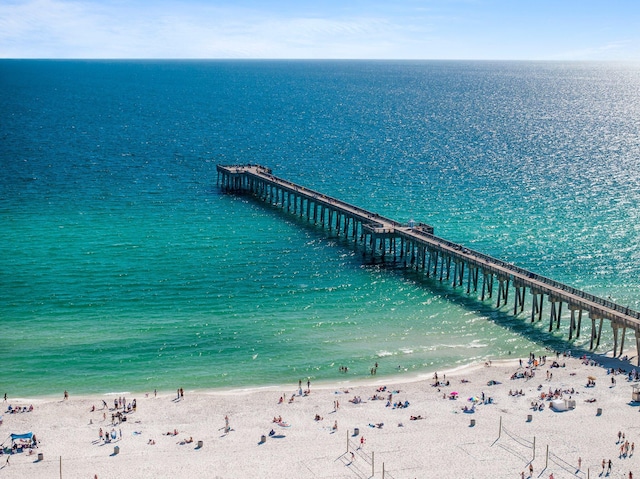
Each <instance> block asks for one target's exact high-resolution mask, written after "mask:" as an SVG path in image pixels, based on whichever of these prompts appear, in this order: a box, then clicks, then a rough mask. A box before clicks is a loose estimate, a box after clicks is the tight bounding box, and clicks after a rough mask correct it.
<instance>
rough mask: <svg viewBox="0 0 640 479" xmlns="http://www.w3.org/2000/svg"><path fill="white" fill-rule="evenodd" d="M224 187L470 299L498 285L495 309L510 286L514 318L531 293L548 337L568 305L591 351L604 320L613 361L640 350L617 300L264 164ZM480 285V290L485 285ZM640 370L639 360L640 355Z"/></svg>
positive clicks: (487, 295)
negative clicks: (586, 322) (630, 343)
mask: <svg viewBox="0 0 640 479" xmlns="http://www.w3.org/2000/svg"><path fill="white" fill-rule="evenodd" d="M217 171H218V185H219V186H220V187H221V188H222V189H223V190H225V191H231V192H235V193H248V194H251V195H253V196H255V197H256V198H258V199H260V200H262V201H265V202H267V203H270V204H272V205H276V206H279V207H281V208H283V209H286V210H287V211H288V212H290V213H293V214H298V215H299V216H300V217H306V218H307V219H308V220H309V221H313V222H314V223H315V224H318V223H319V224H321V225H322V226H323V227H325V228H328V229H329V230H330V231H332V230H335V231H336V233H337V234H339V235H340V234H344V235H345V236H346V237H351V238H352V239H353V240H354V241H360V242H362V243H364V245H365V248H370V249H371V252H372V253H373V254H379V255H381V256H383V257H384V256H386V255H393V257H394V258H395V259H396V260H397V259H398V258H400V261H404V264H405V266H406V267H408V268H413V269H415V270H417V271H420V272H422V273H423V274H424V275H426V277H429V278H436V279H439V280H440V281H441V282H444V281H447V282H451V285H452V286H453V287H454V288H459V287H465V286H466V292H467V294H469V293H471V292H472V291H473V292H474V293H478V290H479V289H480V291H481V292H480V293H479V294H480V300H481V301H485V300H486V299H493V296H494V285H497V291H495V293H496V303H495V307H496V308H501V307H504V306H505V305H507V301H508V299H509V287H510V286H512V288H513V290H514V295H513V296H514V300H513V314H514V315H518V314H519V313H522V312H523V310H524V306H525V295H526V291H527V290H528V291H529V294H530V295H531V322H534V321H536V320H537V321H541V320H542V314H543V302H544V301H543V300H544V298H545V297H546V299H547V302H548V303H549V331H553V329H554V327H555V329H559V328H560V319H561V315H562V306H563V304H565V305H566V306H567V309H568V310H569V312H570V318H569V326H568V335H569V340H570V341H571V340H572V339H573V338H574V336H575V337H576V338H578V337H580V330H581V324H582V316H583V313H585V312H586V313H588V315H589V319H591V338H590V345H589V348H590V349H592V350H595V349H596V348H597V347H598V346H599V344H600V337H601V334H602V327H603V323H604V321H605V320H606V321H608V322H609V324H610V325H611V328H612V331H613V340H614V345H613V355H614V356H619V355H621V354H622V352H623V349H624V341H625V335H626V331H627V329H629V330H632V331H634V332H635V340H636V349H637V351H638V352H640V312H637V311H634V310H631V309H629V308H628V307H625V306H621V305H619V304H616V303H614V302H612V301H609V300H605V299H603V298H600V297H597V296H594V295H592V294H589V293H586V292H584V291H581V290H578V289H576V288H572V287H571V286H567V285H565V284H562V283H559V282H557V281H554V280H552V279H550V278H546V277H544V276H540V275H538V274H536V273H533V272H531V271H528V270H526V269H523V268H520V267H518V266H515V265H513V264H511V263H507V262H505V261H501V260H499V259H497V258H493V257H491V256H488V255H486V254H483V253H480V252H477V251H473V250H471V249H469V248H466V247H464V246H462V245H460V244H456V243H453V242H451V241H448V240H446V239H444V238H440V237H438V236H435V235H434V234H433V228H432V227H431V226H429V225H426V224H423V223H414V222H413V221H412V222H410V224H403V223H399V222H397V221H395V220H392V219H389V218H384V217H382V216H380V215H378V214H377V213H373V212H370V211H367V210H365V209H362V208H360V207H358V206H354V205H351V204H349V203H346V202H344V201H341V200H339V199H337V198H332V197H329V196H327V195H324V194H322V193H319V192H317V191H313V190H310V189H309V188H306V187H304V186H300V185H297V184H294V183H292V182H290V181H287V180H284V179H282V178H279V177H276V176H274V175H273V174H272V172H271V170H270V169H268V168H265V167H263V166H260V165H237V166H236V165H232V166H223V165H218V166H217ZM480 283H481V286H480ZM638 364H639V365H640V354H639V355H638Z"/></svg>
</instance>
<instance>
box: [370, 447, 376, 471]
mask: <svg viewBox="0 0 640 479" xmlns="http://www.w3.org/2000/svg"><path fill="white" fill-rule="evenodd" d="M374 454H375V453H374V452H373V451H371V477H373V476H375V475H376V467H375V462H374Z"/></svg>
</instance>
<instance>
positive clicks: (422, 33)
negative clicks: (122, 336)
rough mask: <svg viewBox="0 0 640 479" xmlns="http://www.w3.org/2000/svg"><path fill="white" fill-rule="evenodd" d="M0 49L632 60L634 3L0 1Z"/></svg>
mask: <svg viewBox="0 0 640 479" xmlns="http://www.w3.org/2000/svg"><path fill="white" fill-rule="evenodd" d="M0 58H52V59H58V58H82V59H84V58H95V59H103V58H136V59H137V58H149V59H157V58H170V59H195V58H207V59H209V58H211V59H231V58H233V59H276V58H277V59H427V60H428V59H451V60H580V61H581V60H588V61H589V60H607V61H609V60H611V61H619V60H621V61H639V60H640V1H638V0H599V1H598V0H368V1H366V0H326V1H325V0H315V1H308V0H267V1H258V0H154V1H150V0H149V1H144V0H0Z"/></svg>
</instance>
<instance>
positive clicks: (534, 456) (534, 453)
mask: <svg viewBox="0 0 640 479" xmlns="http://www.w3.org/2000/svg"><path fill="white" fill-rule="evenodd" d="M535 458H536V437H535V436H533V459H531V462H533V461H534V460H535Z"/></svg>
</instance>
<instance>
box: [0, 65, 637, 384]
mask: <svg viewBox="0 0 640 479" xmlns="http://www.w3.org/2000/svg"><path fill="white" fill-rule="evenodd" d="M0 86H1V87H2V88H1V90H0V91H1V92H2V93H0V111H2V114H1V116H0V118H2V120H1V123H0V134H1V141H0V162H1V163H0V164H1V166H2V175H0V223H1V225H2V227H1V228H0V338H1V340H0V364H2V370H1V372H0V385H1V386H2V387H3V388H4V389H6V390H7V392H8V393H9V394H10V395H12V396H16V395H41V394H55V393H58V392H59V391H62V390H64V389H67V390H69V391H70V392H72V393H75V394H78V393H104V392H111V391H147V390H151V389H153V388H157V389H158V390H165V389H166V390H174V389H175V388H177V387H184V388H215V387H250V386H260V385H269V384H281V383H295V382H297V380H298V379H302V378H307V377H310V378H312V381H318V380H335V379H344V378H345V376H344V374H341V373H340V372H339V370H338V368H339V366H342V365H345V366H348V367H349V374H348V375H349V377H353V378H356V377H363V376H366V375H368V373H369V370H370V368H371V367H372V366H373V364H374V363H375V362H376V361H377V362H378V363H379V365H380V368H379V370H378V375H379V376H381V375H386V374H397V373H401V374H405V373H407V374H409V373H419V372H428V371H432V370H434V369H443V368H447V367H455V366H457V365H461V364H466V363H468V362H471V361H482V360H483V359H485V358H489V357H490V358H497V357H504V356H508V355H509V353H511V354H520V355H524V354H526V353H527V352H528V351H530V350H542V349H543V348H544V347H547V346H550V347H562V348H565V347H574V348H576V349H580V348H581V347H582V345H583V343H584V341H585V337H584V336H586V337H588V330H586V329H585V330H583V337H582V338H581V339H580V340H578V341H577V342H575V343H571V344H569V343H568V342H566V339H567V334H566V332H565V334H560V333H558V334H553V335H549V334H548V333H547V332H546V330H547V326H548V322H547V321H542V322H541V323H538V324H536V325H535V326H531V325H530V323H529V321H528V319H529V318H528V310H527V309H525V313H524V314H523V315H521V317H518V318H513V317H512V316H511V315H510V314H509V310H510V308H509V307H507V308H505V309H504V310H503V311H495V310H493V309H492V308H491V305H490V304H489V303H486V304H483V303H480V302H479V301H477V300H476V299H475V298H474V297H473V296H467V295H465V294H462V293H461V292H459V291H458V292H455V291H452V290H451V289H450V288H448V287H447V286H446V285H441V284H440V283H438V282H432V281H428V280H423V279H422V278H421V277H420V276H417V275H414V274H405V272H403V271H402V270H401V269H400V268H394V267H393V265H386V266H382V265H379V264H371V263H370V262H368V261H366V260H365V261H363V258H362V254H361V250H359V249H358V248H357V247H356V246H354V245H353V244H351V243H349V242H346V241H345V240H344V239H342V238H335V237H333V236H331V235H330V234H329V233H328V232H327V231H323V230H321V229H319V228H317V227H313V226H311V225H309V224H308V223H307V222H305V221H303V220H300V219H299V218H297V217H294V216H291V215H287V214H286V213H283V212H282V211H280V210H277V209H273V208H269V207H265V206H264V205H262V204H260V203H257V202H255V201H252V200H250V199H247V198H242V197H234V196H231V195H225V194H223V193H222V192H220V191H219V190H218V188H217V187H216V179H217V175H216V170H215V166H216V164H237V163H260V164H263V165H265V166H268V167H270V168H272V169H273V171H274V174H276V175H278V176H281V177H283V178H286V179H289V180H291V181H294V182H297V183H300V184H303V185H305V186H308V187H310V188H313V189H316V190H319V191H322V192H324V193H326V194H329V195H333V196H336V197H339V198H341V199H343V200H345V201H349V202H351V203H353V204H356V205H359V206H362V207H363V208H366V209H369V210H373V211H376V212H378V213H380V214H383V215H384V216H387V217H390V218H394V219H396V220H398V221H408V220H409V219H411V218H414V219H416V220H418V221H424V222H426V223H429V224H431V225H433V226H434V227H435V230H436V234H438V235H439V236H443V237H445V238H447V239H450V240H453V241H456V242H460V243H463V244H465V245H468V246H469V247H472V248H474V249H476V250H479V251H482V252H484V253H488V254H490V255H493V256H496V257H499V258H501V259H504V260H507V261H512V262H514V263H515V264H517V265H519V266H523V267H525V268H528V269H531V270H533V271H535V272H537V273H539V274H543V275H545V276H549V277H551V278H553V279H556V280H558V281H562V282H565V283H567V284H569V285H571V286H575V287H578V288H581V289H584V290H586V291H588V292H590V293H593V294H597V295H600V296H603V297H609V296H610V297H611V298H612V299H614V300H615V301H617V302H619V303H621V304H624V305H628V306H630V307H631V308H634V309H640V217H639V216H640V141H639V140H638V139H639V138H640V122H639V121H638V118H640V93H639V92H640V65H636V64H599V63H533V62H523V63H520V62H495V63H494V62H365V61H362V62H331V61H325V62H304V61H296V62H287V61H210V62H204V61H203V62H200V61H192V62H178V61H165V62H162V61H135V62H134V61H114V62H109V61H8V60H4V61H0ZM545 317H548V316H547V314H545ZM566 324H567V321H566V320H565V321H564V329H565V331H566ZM601 344H602V346H601V351H606V350H607V348H608V347H610V344H611V338H610V334H609V331H608V330H605V332H604V334H603V341H602V343H601Z"/></svg>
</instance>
